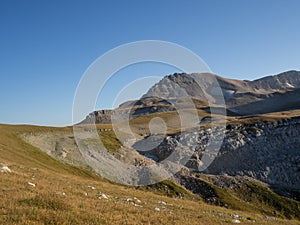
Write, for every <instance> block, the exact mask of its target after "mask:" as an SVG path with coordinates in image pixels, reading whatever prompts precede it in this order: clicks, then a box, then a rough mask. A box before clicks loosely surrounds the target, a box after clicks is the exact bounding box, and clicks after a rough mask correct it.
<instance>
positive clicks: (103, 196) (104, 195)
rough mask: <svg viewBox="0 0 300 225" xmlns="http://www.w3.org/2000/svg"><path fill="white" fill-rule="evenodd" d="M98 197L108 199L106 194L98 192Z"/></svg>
mask: <svg viewBox="0 0 300 225" xmlns="http://www.w3.org/2000/svg"><path fill="white" fill-rule="evenodd" d="M98 198H99V199H108V195H106V194H103V193H100V194H99V196H98Z"/></svg>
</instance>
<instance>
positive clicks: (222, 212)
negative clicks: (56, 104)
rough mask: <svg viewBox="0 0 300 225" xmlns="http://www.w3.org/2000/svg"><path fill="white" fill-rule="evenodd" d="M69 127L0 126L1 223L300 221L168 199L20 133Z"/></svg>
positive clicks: (189, 197)
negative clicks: (57, 154)
mask: <svg viewBox="0 0 300 225" xmlns="http://www.w3.org/2000/svg"><path fill="white" fill-rule="evenodd" d="M70 129H71V128H51V127H36V126H12V125H0V163H3V164H6V165H7V166H8V167H9V168H10V169H11V170H12V172H6V173H0V198H1V201H0V224H204V225H210V224H231V223H235V220H239V221H240V222H241V224H300V222H299V221H296V220H284V219H279V218H273V217H266V216H263V215H261V214H259V213H255V212H246V211H238V210H230V209H226V208H221V207H217V206H212V205H208V204H206V203H204V202H203V201H202V200H199V198H197V197H196V196H193V195H192V194H188V195H185V196H186V197H167V196H166V195H163V193H160V192H157V191H153V190H151V189H146V188H144V189H143V188H142V189H137V188H133V187H126V186H121V185H117V184H112V183H110V182H108V181H106V180H103V179H101V178H99V177H97V176H96V175H95V174H93V173H92V172H90V171H88V170H84V169H80V168H76V167H72V166H70V165H66V164H63V163H61V162H59V161H57V160H55V159H53V158H51V157H49V156H48V155H47V154H45V153H43V152H42V151H40V150H39V149H37V148H35V147H33V146H31V145H30V144H28V143H26V142H24V141H23V140H22V139H21V138H19V136H18V134H20V133H26V132H43V131H47V132H49V131H50V132H56V131H58V130H59V131H66V132H69V131H70ZM166 187H167V188H168V186H166ZM169 196H172V195H169ZM254 221H255V223H254Z"/></svg>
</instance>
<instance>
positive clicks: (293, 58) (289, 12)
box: [0, 0, 300, 125]
mask: <svg viewBox="0 0 300 225" xmlns="http://www.w3.org/2000/svg"><path fill="white" fill-rule="evenodd" d="M299 9H300V1H299V0H294V1H292V0H282V1H276V0H226V1H225V0H224V1H222V0H207V1H201V0H195V1H193V0H185V1H183V0H182V1H180V0H176V1H171V0H151V1H146V0H128V1H122V0H119V1H114V0H97V1H89V0H88V1H84V0H81V1H80V0H73V1H68V0H47V1H46V0H26V1H22V0H19V1H17V0H1V1H0V75H1V88H0V95H1V98H0V104H1V111H0V123H30V124H41V125H67V124H70V123H71V121H72V104H73V97H74V93H75V89H76V86H77V84H78V82H79V80H80V78H81V76H82V75H83V73H84V71H85V70H86V69H87V67H88V66H89V65H90V64H91V63H92V62H93V61H94V60H95V59H96V58H98V57H99V56H101V55H102V54H104V53H105V52H106V51H108V50H110V49H112V48H114V47H117V46H118V45H121V44H125V43H128V42H132V41H139V40H149V39H152V40H153V39H155V40H164V41H170V42H175V43H177V44H179V45H182V46H184V47H187V48H189V49H191V50H192V51H194V52H195V53H197V54H198V55H199V56H200V57H202V59H203V60H204V61H205V62H206V63H207V64H208V65H209V67H210V68H211V70H212V71H213V72H214V73H217V74H219V75H221V76H224V77H229V78H237V79H250V80H251V79H255V78H259V77H262V76H265V75H271V74H277V73H279V72H282V71H286V70H291V69H296V70H299V67H300V64H299V59H300V13H299ZM173 72H176V69H174V68H171V67H168V66H157V65H151V64H147V65H142V66H136V67H135V68H134V67H132V68H127V69H124V71H123V72H122V71H121V72H120V74H121V75H120V74H119V75H116V76H115V78H114V79H112V80H111V82H109V83H108V84H107V87H106V88H104V90H103V96H104V97H100V98H99V100H98V104H97V107H98V108H109V107H111V106H112V100H113V99H114V96H115V95H116V94H117V93H118V92H119V91H120V90H121V89H122V87H123V86H124V85H126V84H128V82H130V81H133V80H135V79H137V78H138V77H139V76H150V75H153V76H160V77H161V76H163V75H166V74H169V73H173ZM149 85H150V84H149ZM145 91H146V90H145ZM141 93H142V92H141ZM141 93H140V92H139V91H137V93H136V95H137V97H138V95H140V94H141ZM132 97H134V96H132Z"/></svg>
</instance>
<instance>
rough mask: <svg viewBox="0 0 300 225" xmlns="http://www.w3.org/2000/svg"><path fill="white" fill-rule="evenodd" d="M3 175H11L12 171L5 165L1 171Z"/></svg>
mask: <svg viewBox="0 0 300 225" xmlns="http://www.w3.org/2000/svg"><path fill="white" fill-rule="evenodd" d="M0 171H1V173H11V169H9V168H8V166H6V165H3V166H2V167H1V169H0Z"/></svg>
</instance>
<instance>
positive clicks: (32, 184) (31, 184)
mask: <svg viewBox="0 0 300 225" xmlns="http://www.w3.org/2000/svg"><path fill="white" fill-rule="evenodd" d="M28 184H29V185H30V186H32V187H35V186H36V185H35V184H34V183H31V182H28Z"/></svg>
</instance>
